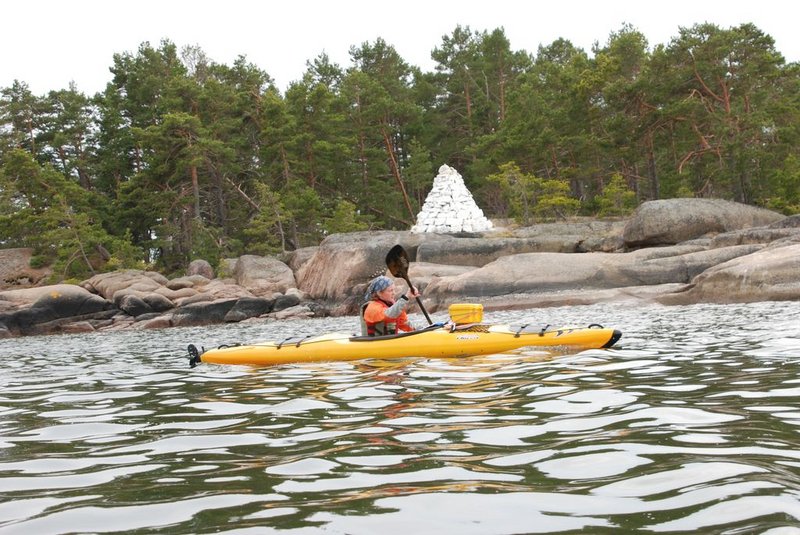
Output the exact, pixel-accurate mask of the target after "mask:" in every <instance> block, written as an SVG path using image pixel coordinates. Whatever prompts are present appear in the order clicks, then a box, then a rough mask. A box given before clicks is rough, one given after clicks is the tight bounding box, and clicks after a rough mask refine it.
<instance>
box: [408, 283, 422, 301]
mask: <svg viewBox="0 0 800 535" xmlns="http://www.w3.org/2000/svg"><path fill="white" fill-rule="evenodd" d="M420 295H421V294H420V293H419V291H418V290H417V289H416V288H414V287H413V286H412V287H411V288H409V290H408V297H407V299H416V298H417V297H419V296H420Z"/></svg>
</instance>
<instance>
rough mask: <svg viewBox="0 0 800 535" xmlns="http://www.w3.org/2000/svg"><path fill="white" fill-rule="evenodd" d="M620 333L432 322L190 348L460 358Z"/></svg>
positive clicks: (604, 339)
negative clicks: (386, 330) (398, 329)
mask: <svg viewBox="0 0 800 535" xmlns="http://www.w3.org/2000/svg"><path fill="white" fill-rule="evenodd" d="M620 336H621V333H620V331H618V330H615V329H609V328H604V327H601V326H599V325H592V326H589V327H560V328H551V327H550V326H541V327H539V326H535V327H534V326H529V325H526V326H514V325H471V326H463V327H458V328H456V329H452V328H451V327H439V326H431V327H428V328H425V329H421V330H419V331H413V332H410V333H401V334H397V335H390V336H378V337H362V336H352V335H349V334H343V333H328V334H323V335H319V336H313V337H306V338H289V339H286V340H283V341H272V342H263V343H255V344H251V345H235V346H227V347H226V346H220V347H219V348H216V349H211V350H209V351H206V352H204V353H202V354H200V353H199V352H197V351H196V349H195V348H194V346H190V348H189V352H190V354H191V355H193V357H192V358H194V359H195V361H196V362H207V363H213V364H244V365H254V366H272V365H278V364H290V363H302V362H323V361H348V360H360V359H368V358H378V359H391V358H407V357H423V358H458V357H468V356H475V355H490V354H495V353H504V352H507V351H513V350H518V349H522V348H527V347H531V348H542V349H550V350H559V351H563V350H585V349H598V348H606V347H611V346H612V345H613V344H614V343H616V341H617V340H618V339H619V338H620ZM193 350H194V353H192V351H193Z"/></svg>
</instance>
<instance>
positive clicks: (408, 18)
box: [0, 0, 800, 95]
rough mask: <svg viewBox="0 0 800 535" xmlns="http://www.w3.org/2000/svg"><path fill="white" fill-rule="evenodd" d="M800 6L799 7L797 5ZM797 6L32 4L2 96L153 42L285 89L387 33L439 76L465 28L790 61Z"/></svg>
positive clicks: (84, 73)
mask: <svg viewBox="0 0 800 535" xmlns="http://www.w3.org/2000/svg"><path fill="white" fill-rule="evenodd" d="M789 6H794V7H789ZM798 14H800V7H798V5H796V4H793V3H792V2H789V1H787V0H780V2H779V1H777V0H758V1H755V0H748V1H742V0H728V1H724V0H692V1H687V0H662V1H661V2H647V1H645V0H630V1H629V0H606V1H604V2H599V1H597V0H593V1H577V0H545V1H530V0H481V1H475V0H403V1H397V2H392V1H389V2H385V1H380V0H371V1H365V0H328V1H322V0H283V1H281V2H275V1H268V0H216V1H212V0H136V1H131V0H27V1H12V2H3V3H2V4H0V89H1V88H5V87H9V86H10V85H11V84H12V83H13V82H14V80H19V81H21V82H25V83H27V84H28V87H29V88H30V90H31V91H32V92H33V93H34V94H36V95H44V94H46V93H47V92H48V91H50V90H58V89H66V88H68V87H69V84H70V83H71V82H74V83H75V84H76V86H77V89H78V90H79V91H81V92H83V93H85V94H87V95H93V94H94V93H96V92H98V91H102V90H103V89H104V87H105V85H106V84H107V83H108V82H110V81H111V73H110V72H109V67H111V65H112V64H113V55H114V54H116V53H125V52H130V53H133V54H135V53H136V51H137V50H138V48H139V45H140V44H141V43H143V42H145V41H147V42H150V43H151V44H152V45H153V46H156V47H157V46H158V45H159V44H160V42H161V40H163V39H168V40H170V41H172V42H173V43H175V44H176V45H177V46H178V48H179V49H180V48H182V47H184V46H186V45H192V46H199V47H200V48H201V49H202V50H203V51H204V52H205V54H206V56H207V57H209V58H210V59H211V60H213V61H215V62H217V63H222V64H226V65H231V64H233V61H234V60H235V59H236V58H237V57H238V56H245V57H246V58H247V60H248V61H249V62H250V63H253V64H254V65H256V66H257V67H258V68H260V69H262V70H264V71H266V72H267V74H269V75H270V76H271V77H272V78H273V80H274V81H275V83H276V85H277V87H278V88H279V89H280V90H281V91H285V89H286V88H287V87H288V85H289V84H290V83H291V82H293V81H296V80H299V79H300V78H301V77H302V75H303V73H304V72H305V70H306V62H307V61H310V60H313V59H314V58H316V57H317V56H319V55H320V54H321V53H322V52H325V53H326V54H327V55H328V56H329V57H330V58H331V60H332V61H333V62H335V63H338V64H339V65H340V66H341V67H343V68H346V67H349V66H350V56H349V50H350V47H351V46H353V45H355V46H358V45H361V44H362V43H364V42H370V43H374V41H375V40H376V39H377V38H378V37H381V38H383V39H384V40H385V41H386V42H387V43H389V44H390V45H392V46H394V48H395V49H396V50H397V52H398V53H399V54H400V56H401V57H402V58H403V59H404V60H405V61H406V62H407V63H409V64H411V65H416V66H417V67H420V68H421V69H422V70H423V71H432V70H433V68H434V63H433V61H432V60H431V59H430V52H431V50H432V49H433V48H435V47H437V46H439V45H441V43H442V37H443V36H445V35H451V34H452V33H453V30H455V28H456V26H457V25H461V26H469V28H470V29H472V30H473V31H476V32H482V31H484V30H486V31H492V30H494V29H497V28H503V30H504V31H505V35H506V37H507V38H508V39H509V41H510V42H511V49H512V50H515V51H518V50H525V51H527V52H529V53H532V54H535V53H536V50H537V49H538V47H539V46H540V45H548V44H550V43H552V42H553V41H554V40H555V39H558V38H561V37H563V38H565V39H569V40H570V41H571V42H572V43H573V44H574V45H576V46H578V47H580V48H583V49H584V50H586V51H587V52H591V47H592V45H593V44H594V43H595V42H599V43H600V44H601V45H602V44H604V43H605V42H606V41H607V40H608V37H609V35H610V34H611V33H612V32H616V31H619V30H620V29H621V28H622V25H623V24H624V23H628V24H631V25H632V26H633V27H634V28H636V29H637V30H639V31H641V32H642V33H643V34H644V35H645V37H646V38H647V40H648V42H649V44H650V47H651V48H652V47H653V46H654V45H657V44H667V43H669V41H670V40H671V39H672V38H674V37H676V36H677V35H678V33H679V29H680V28H681V27H691V26H693V25H694V24H697V23H703V22H711V23H714V24H716V25H718V26H720V27H721V28H730V27H733V26H738V25H740V24H742V23H746V22H752V23H753V24H755V25H756V26H757V27H758V28H759V29H760V30H761V31H763V32H764V33H766V34H768V35H770V36H772V37H773V38H774V39H775V46H776V48H777V50H778V51H779V52H781V53H782V54H783V56H784V57H785V58H786V60H787V61H800V31H798V29H797V19H798Z"/></svg>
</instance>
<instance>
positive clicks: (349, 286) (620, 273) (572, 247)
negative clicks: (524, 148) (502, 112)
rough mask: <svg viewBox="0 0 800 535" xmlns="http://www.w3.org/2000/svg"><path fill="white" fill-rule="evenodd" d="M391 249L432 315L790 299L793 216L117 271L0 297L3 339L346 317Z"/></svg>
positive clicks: (716, 206) (648, 222)
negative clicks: (476, 308)
mask: <svg viewBox="0 0 800 535" xmlns="http://www.w3.org/2000/svg"><path fill="white" fill-rule="evenodd" d="M396 244H401V245H402V246H403V247H404V248H405V249H406V250H407V251H408V252H409V255H410V259H411V264H410V267H409V276H410V278H411V280H413V281H414V283H415V284H417V285H418V286H419V288H420V289H421V290H422V292H423V295H422V298H423V300H424V303H425V306H426V308H427V309H428V310H429V311H431V312H436V311H441V310H446V309H447V306H448V305H449V304H451V303H455V302H474V303H481V304H483V305H484V307H485V308H486V309H487V310H503V309H514V308H535V307H548V306H563V305H581V304H591V303H597V302H614V303H620V304H624V305H625V306H631V305H635V304H636V303H642V302H647V303H652V302H657V303H662V304H666V305H677V304H691V303H698V302H716V303H726V302H753V301H768V300H777V301H780V300H800V273H798V270H797V265H798V262H800V215H794V216H784V215H782V214H779V213H776V212H771V211H768V210H764V209H760V208H754V207H751V206H747V205H743V204H738V203H733V202H729V201H721V200H713V199H671V200H664V201H650V202H647V203H644V204H642V205H641V206H640V207H639V208H638V209H637V210H636V212H634V214H633V215H632V216H631V217H630V218H619V219H614V220H579V221H573V222H564V223H550V224H542V225H535V226H529V227H514V226H509V227H497V228H495V229H494V230H492V231H488V232H484V233H475V234H460V235H444V234H413V233H411V232H406V231H381V232H355V233H344V234H335V235H332V236H329V237H328V238H326V239H325V240H323V242H322V243H321V244H320V245H318V246H314V247H309V248H304V249H300V250H297V251H294V252H292V253H291V254H289V255H284V256H281V257H280V258H279V257H277V256H256V255H244V256H241V257H238V258H233V259H228V260H226V261H224V262H223V263H222V268H221V270H220V272H219V273H216V274H215V273H214V272H213V270H212V269H211V266H210V264H209V263H208V262H206V261H204V260H196V261H194V262H192V263H191V265H190V266H189V267H188V270H187V275H185V276H181V277H176V278H173V279H167V278H166V277H164V276H163V275H160V274H158V273H155V272H147V271H141V270H118V271H112V272H108V273H103V274H99V275H95V276H93V277H91V278H89V279H86V280H84V281H82V282H81V283H80V284H57V285H46V286H34V287H29V288H23V287H20V286H19V285H18V286H16V289H6V290H5V291H0V338H12V337H18V336H26V335H38V334H56V333H76V332H91V331H103V330H118V329H152V328H166V327H171V326H186V325H205V324H213V323H224V322H231V323H233V322H240V321H269V320H271V319H283V318H298V317H313V316H326V315H336V316H341V315H353V314H355V313H356V310H357V307H358V305H359V303H360V299H361V297H360V296H361V295H362V294H363V291H364V287H365V286H366V284H367V282H368V281H369V279H370V278H371V277H372V276H373V275H374V274H376V273H384V272H386V265H385V264H384V260H385V256H386V253H387V251H388V250H389V249H391V247H392V246H394V245H396ZM30 255H31V251H30V250H25V249H13V250H9V249H7V250H0V257H2V258H3V260H4V262H2V265H3V266H4V267H3V268H2V269H3V272H2V275H3V280H4V281H6V283H7V282H8V281H9V280H17V281H19V282H21V283H24V282H28V283H30V282H31V279H30V277H35V276H36V275H35V274H34V273H33V272H32V270H31V269H30V268H29V267H26V266H25V261H24V259H25V258H26V257H27V258H28V259H29V258H30ZM39 276H43V274H42V273H39ZM15 277H16V279H15ZM412 311H413V309H412Z"/></svg>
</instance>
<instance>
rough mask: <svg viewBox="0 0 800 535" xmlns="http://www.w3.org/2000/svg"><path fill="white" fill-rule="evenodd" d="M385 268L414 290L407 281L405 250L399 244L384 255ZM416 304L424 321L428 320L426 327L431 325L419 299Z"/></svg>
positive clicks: (406, 256)
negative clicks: (423, 316) (423, 315)
mask: <svg viewBox="0 0 800 535" xmlns="http://www.w3.org/2000/svg"><path fill="white" fill-rule="evenodd" d="M386 267H388V268H389V271H390V272H391V273H392V275H394V276H395V277H400V278H401V279H403V280H404V281H406V284H408V287H409V288H415V286H414V285H413V284H411V281H410V280H408V255H407V254H406V250H405V249H403V246H402V245H400V244H397V245H395V246H394V247H392V248H391V250H390V251H389V254H387V255H386ZM417 304H418V305H419V309H420V310H422V313H423V314H425V319H426V320H428V325H433V322H432V321H431V317H430V316H428V311H427V310H425V307H424V306H423V304H422V301H421V300H420V298H419V297H417Z"/></svg>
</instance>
